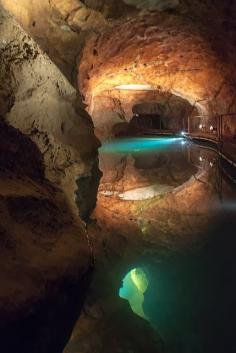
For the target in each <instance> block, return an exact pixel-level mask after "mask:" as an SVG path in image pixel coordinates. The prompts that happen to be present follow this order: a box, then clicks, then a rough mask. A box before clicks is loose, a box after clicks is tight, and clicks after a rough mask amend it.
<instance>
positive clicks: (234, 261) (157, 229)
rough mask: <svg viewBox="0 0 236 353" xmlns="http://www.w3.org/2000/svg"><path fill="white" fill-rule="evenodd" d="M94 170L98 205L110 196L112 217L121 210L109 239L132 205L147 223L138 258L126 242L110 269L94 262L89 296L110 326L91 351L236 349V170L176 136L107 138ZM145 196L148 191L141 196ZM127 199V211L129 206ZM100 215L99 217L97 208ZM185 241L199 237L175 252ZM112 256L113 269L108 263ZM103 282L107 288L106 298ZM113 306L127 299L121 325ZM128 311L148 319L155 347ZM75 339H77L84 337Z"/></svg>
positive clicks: (229, 352)
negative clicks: (98, 180) (97, 172)
mask: <svg viewBox="0 0 236 353" xmlns="http://www.w3.org/2000/svg"><path fill="white" fill-rule="evenodd" d="M100 168H101V169H102V171H103V178H102V181H101V185H100V194H101V196H100V199H99V198H98V203H101V205H102V206H101V208H102V207H103V204H105V205H106V204H107V203H108V202H109V212H112V208H113V203H114V204H115V205H116V209H114V214H115V213H116V215H115V216H116V217H118V213H117V209H121V211H122V208H125V207H126V210H125V211H124V213H123V214H122V213H121V215H120V219H119V222H118V223H119V225H117V223H114V224H113V223H112V222H111V223H109V227H110V228H109V232H111V233H112V234H109V237H110V236H113V233H115V232H116V233H117V234H118V236H119V235H120V236H122V235H123V234H122V232H123V231H122V229H123V228H122V225H125V224H126V221H127V219H128V217H129V219H131V218H132V220H136V219H135V217H137V214H136V213H135V217H134V215H133V214H131V212H132V211H129V209H130V210H131V209H133V208H132V207H136V205H137V204H138V205H139V203H141V209H142V210H143V209H144V210H145V211H142V212H141V213H139V215H138V217H137V218H138V221H137V224H138V225H140V222H141V223H142V221H143V222H144V224H145V225H146V228H147V232H146V233H145V234H144V236H145V237H146V238H144V241H145V249H143V251H139V253H138V255H135V256H132V251H133V250H132V246H131V245H129V242H127V246H126V250H125V251H124V254H125V255H126V256H125V255H124V256H123V258H122V255H121V256H120V257H119V258H118V259H117V260H115V261H116V262H117V263H116V264H115V265H114V259H112V260H109V254H108V255H107V258H108V260H107V264H106V265H104V264H103V265H102V266H101V268H99V266H100V265H99V264H98V265H97V269H96V270H95V277H94V282H93V285H92V291H93V297H94V298H96V296H97V298H96V299H94V302H96V300H98V301H99V302H100V305H101V307H102V310H103V311H104V312H109V313H110V314H109V315H108V314H107V316H109V317H110V319H109V320H111V321H109V320H108V319H106V318H103V321H104V322H105V323H104V325H105V326H109V325H110V327H113V329H112V330H111V331H112V332H110V334H109V338H108V337H107V336H102V335H104V334H101V332H100V338H101V340H100V341H99V344H100V346H99V347H100V348H99V349H98V350H97V352H99V353H105V352H108V351H109V348H107V345H108V343H107V342H108V341H109V346H110V349H111V352H123V353H130V352H132V353H142V352H143V353H146V352H147V353H149V352H160V353H161V352H166V353H233V352H234V353H235V352H236V320H235V318H236V316H235V315H236V187H235V185H236V184H235V179H236V174H235V170H234V168H233V167H232V166H230V165H229V164H228V163H226V162H225V160H224V159H222V158H220V157H219V155H218V154H217V152H216V151H215V150H214V149H213V148H212V146H211V147H210V146H207V145H205V146H200V145H196V144H195V143H192V142H188V141H186V140H185V139H182V138H159V139H158V138H134V139H121V140H113V141H108V142H107V143H105V144H104V145H103V146H102V147H101V149H100ZM130 180H131V182H130ZM163 186H165V188H163ZM167 186H168V187H167ZM150 190H151V191H150ZM127 192H128V194H127ZM141 193H142V194H145V197H140V194H141ZM124 195H126V198H124ZM127 195H128V196H127ZM111 199H112V201H111ZM104 200H105V201H104ZM127 202H128V203H130V205H132V207H131V206H130V208H129V207H127ZM117 205H118V206H117ZM122 205H123V206H122ZM117 207H118V208H117ZM127 214H128V216H127ZM176 215H177V216H176ZM126 216H127V218H126ZM131 216H132V217H131ZM97 217H98V222H99V213H98V215H97ZM101 218H102V219H101V220H100V225H101V227H102V226H103V227H104V226H107V224H106V221H105V220H104V219H103V215H102V216H101ZM140 218H141V220H140ZM160 218H161V219H160ZM127 222H128V221H127ZM122 223H123V224H122ZM127 226H128V223H127ZM140 228H141V227H140ZM131 229H132V228H131ZM141 230H142V229H141ZM149 233H150V234H149ZM193 235H194V237H193ZM130 236H132V234H130ZM191 237H193V238H194V239H195V240H196V239H197V241H196V242H195V240H194V241H192V242H190V243H191V246H186V247H179V248H178V242H179V243H181V246H182V245H183V243H185V242H186V243H188V241H189V239H191ZM159 238H160V239H161V241H160V244H159V243H158V239H159ZM150 239H151V241H150ZM153 239H154V240H153ZM163 239H164V241H163ZM166 239H168V242H167V241H166ZM180 239H181V241H180ZM185 239H186V240H185ZM172 240H173V243H174V244H175V246H172ZM198 240H200V241H198ZM165 241H166V242H165ZM140 242H141V240H140ZM127 254H128V256H127ZM110 258H112V255H111V256H110ZM127 258H128V260H127ZM129 259H130V260H129ZM109 261H112V266H114V269H113V268H112V266H110V267H109ZM117 268H118V269H119V270H117ZM96 271H97V273H96ZM118 277H119V278H118ZM101 278H103V279H102V280H101ZM103 285H104V286H106V290H104V292H103V289H102V288H101V287H102V286H103ZM97 288H100V289H99V290H97ZM109 288H110V292H112V294H111V293H109V294H108V292H109ZM113 291H114V293H113ZM101 303H102V304H101ZM112 303H114V307H115V306H116V307H119V305H122V303H126V304H127V307H128V317H127V315H126V316H125V320H123V322H121V319H120V316H121V312H122V310H123V309H120V307H119V310H118V309H114V307H112ZM119 303H120V304H119ZM118 316H119V319H118ZM129 317H130V318H131V317H132V320H133V318H134V317H136V318H139V320H143V322H145V323H146V324H147V325H150V328H151V330H153V332H155V333H156V334H157V335H158V337H159V339H160V341H161V346H159V347H161V348H157V349H156V348H150V345H149V342H148V340H149V338H147V337H146V336H145V334H143V337H142V333H141V332H142V330H138V329H136V327H133V326H132V325H128V324H127V322H128V321H129ZM107 320H108V321H107ZM137 320H138V319H137ZM116 321H117V323H116ZM134 322H135V321H134ZM126 326H127V327H126ZM134 326H135V325H134ZM121 327H122V329H121ZM137 327H138V326H137ZM145 327H146V326H145ZM120 330H122V334H121V336H119V337H121V338H120V340H119V342H121V341H122V340H123V342H122V343H119V344H118V343H116V345H114V346H112V344H113V341H114V339H115V337H116V335H117V331H120ZM124 332H125V333H124ZM144 332H145V331H144ZM101 336H102V337H101ZM137 336H138V338H137ZM112 337H113V339H112ZM128 337H129V339H128ZM77 339H78V342H79V341H80V339H81V337H80V338H79V336H78V337H77ZM137 339H138V340H139V341H138V342H139V343H137V344H136V341H137ZM105 341H106V342H105ZM126 341H129V344H128V343H127V342H126ZM132 342H133V344H132ZM145 342H146V348H145ZM126 343H127V344H126ZM78 345H79V343H78ZM73 347H74V346H73ZM127 347H128V348H127ZM77 348H78V346H77ZM90 349H91V348H90ZM66 352H67V353H72V351H70V350H67V351H66ZM73 352H74V351H73ZM76 352H80V350H77V351H76ZM81 352H82V350H81ZM86 352H87V351H86Z"/></svg>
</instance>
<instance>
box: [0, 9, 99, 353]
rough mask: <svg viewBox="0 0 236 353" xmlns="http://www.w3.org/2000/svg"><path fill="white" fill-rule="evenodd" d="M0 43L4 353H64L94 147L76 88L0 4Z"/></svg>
mask: <svg viewBox="0 0 236 353" xmlns="http://www.w3.org/2000/svg"><path fill="white" fill-rule="evenodd" d="M0 37H1V41H0V64H1V65H0V185H1V187H0V190H1V191H0V216H1V217H0V257H1V270H0V278H1V289H0V299H1V300H0V302H1V305H0V328H1V334H0V336H1V337H0V340H1V349H2V351H3V352H4V353H13V352H16V351H22V352H25V353H34V352H35V353H36V352H37V353H51V352H52V351H53V352H55V353H56V352H58V353H61V352H62V350H63V348H64V346H65V345H66V342H67V340H68V339H69V336H70V334H71V331H72V328H73V325H74V323H75V321H76V319H77V317H78V316H79V314H80V311H81V308H82V305H83V301H84V299H85V297H86V294H87V290H88V286H89V283H90V275H91V268H92V258H91V248H90V245H89V242H88V235H87V232H86V230H85V228H84V225H83V222H82V220H81V218H80V217H79V212H78V209H77V206H79V211H80V215H81V217H85V215H86V217H88V216H89V213H90V212H91V211H92V208H93V207H94V205H95V202H96V188H97V186H98V181H99V177H100V175H99V171H98V167H97V147H98V142H97V140H96V138H95V136H94V134H93V125H92V123H91V120H90V117H89V116H88V114H87V113H86V112H85V111H84V109H83V105H82V104H80V101H79V98H78V97H77V94H76V92H75V90H74V89H73V88H72V86H71V85H70V84H69V83H68V81H67V80H66V79H65V77H64V76H63V75H62V74H61V72H60V71H59V70H58V69H57V68H56V67H55V66H54V64H53V63H52V62H51V61H50V60H49V59H48V57H47V56H46V54H43V53H42V51H41V50H40V49H39V47H38V46H37V45H36V44H35V42H34V41H33V40H32V39H31V38H29V37H28V36H27V35H26V34H25V32H24V31H23V30H22V29H21V28H20V27H19V25H17V24H16V22H15V21H14V20H13V18H12V17H11V16H9V14H8V13H6V12H5V11H3V10H2V8H1V7H0ZM88 140H89V143H87V141H88ZM78 177H80V178H82V177H86V178H87V182H88V184H90V183H92V185H93V188H90V189H89V188H87V189H86V188H85V189H84V185H79V184H77V183H76V180H77V179H78ZM81 188H82V189H81ZM76 194H77V195H81V194H82V195H83V198H82V201H81V203H80V204H78V205H77V206H76V203H75V198H76ZM87 198H89V200H88V199H87ZM62 318H63V319H62Z"/></svg>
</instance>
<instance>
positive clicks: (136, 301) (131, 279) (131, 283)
mask: <svg viewBox="0 0 236 353" xmlns="http://www.w3.org/2000/svg"><path fill="white" fill-rule="evenodd" d="M148 284H149V282H148V279H147V276H146V274H145V272H144V271H143V269H142V268H134V269H132V270H131V271H129V272H128V273H127V274H126V276H125V277H124V279H123V286H122V287H121V288H120V290H119V296H120V297H121V298H123V299H126V300H128V302H129V304H130V307H131V309H132V311H133V312H134V313H135V314H136V315H138V316H140V317H142V318H143V319H146V320H148V318H147V316H146V315H145V313H144V311H143V303H144V293H145V292H146V290H147V288H148Z"/></svg>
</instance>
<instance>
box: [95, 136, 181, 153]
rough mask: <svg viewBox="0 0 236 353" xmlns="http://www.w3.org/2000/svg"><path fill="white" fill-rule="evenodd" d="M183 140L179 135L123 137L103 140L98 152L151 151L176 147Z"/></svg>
mask: <svg viewBox="0 0 236 353" xmlns="http://www.w3.org/2000/svg"><path fill="white" fill-rule="evenodd" d="M184 142H185V140H184V139H183V138H181V137H157V138H145V137H137V138H132V139H131V138H127V139H124V138H123V139H115V140H112V141H107V142H105V143H104V144H103V145H102V147H101V148H100V152H101V153H110V154H116V153H142V152H153V151H158V150H169V149H176V148H178V147H180V146H181V145H182V144H184Z"/></svg>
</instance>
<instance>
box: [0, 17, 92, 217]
mask: <svg viewBox="0 0 236 353" xmlns="http://www.w3.org/2000/svg"><path fill="white" fill-rule="evenodd" d="M1 14H2V15H1V24H0V27H1V38H2V41H1V48H0V50H1V68H0V77H1V83H0V85H1V89H0V99H1V100H2V102H4V104H2V105H1V113H2V114H4V116H5V120H6V121H8V123H9V124H11V125H12V126H14V127H16V128H18V129H20V130H21V131H22V132H23V133H24V134H26V135H27V136H28V137H30V139H31V140H32V141H34V142H35V143H36V145H37V146H38V147H39V149H40V151H41V153H42V156H43V160H44V165H45V173H46V177H47V178H48V179H49V180H50V181H52V182H53V183H54V184H56V185H57V186H58V187H60V188H61V189H62V190H63V191H64V192H65V195H66V197H67V200H68V202H69V203H70V205H71V207H72V208H73V209H74V212H77V211H76V208H75V202H74V199H75V192H77V193H79V192H80V191H81V190H80V189H78V186H77V184H76V179H78V178H80V177H87V178H91V179H93V178H95V179H96V178H97V181H96V180H95V185H96V184H98V180H99V173H98V169H97V163H98V162H97V147H98V145H99V144H98V141H97V140H96V138H95V136H94V134H93V125H92V122H91V119H90V117H89V115H88V114H87V113H86V112H85V110H84V109H83V105H82V103H81V102H80V99H79V97H78V95H77V93H76V91H75V90H74V88H73V87H72V86H71V85H70V84H69V83H68V81H67V80H66V78H65V77H64V76H63V75H62V74H61V72H60V71H59V70H58V69H57V68H56V67H55V66H54V65H53V63H52V62H51V61H50V60H49V59H48V57H47V56H46V55H45V54H43V53H42V51H41V50H40V49H39V47H38V46H37V45H36V44H35V42H34V41H33V40H32V39H30V38H29V37H28V36H27V35H26V34H25V33H24V32H23V31H22V30H21V29H20V27H19V26H18V25H17V24H16V23H15V21H14V20H13V19H12V18H11V17H9V16H8V15H6V13H4V14H3V12H1ZM7 111H9V112H8V113H7ZM88 139H89V143H87V141H88ZM93 173H94V175H92V174H93ZM95 175H97V177H95ZM93 180H94V179H93ZM81 192H83V193H84V190H82V191H81ZM90 199H91V200H92V201H89V202H92V203H93V204H94V203H95V201H96V190H95V193H94V195H90ZM85 203H86V197H85V198H84V204H83V210H86V204H85ZM88 208H89V209H91V206H88ZM84 212H85V211H83V212H82V213H84ZM85 213H86V212H85Z"/></svg>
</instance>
